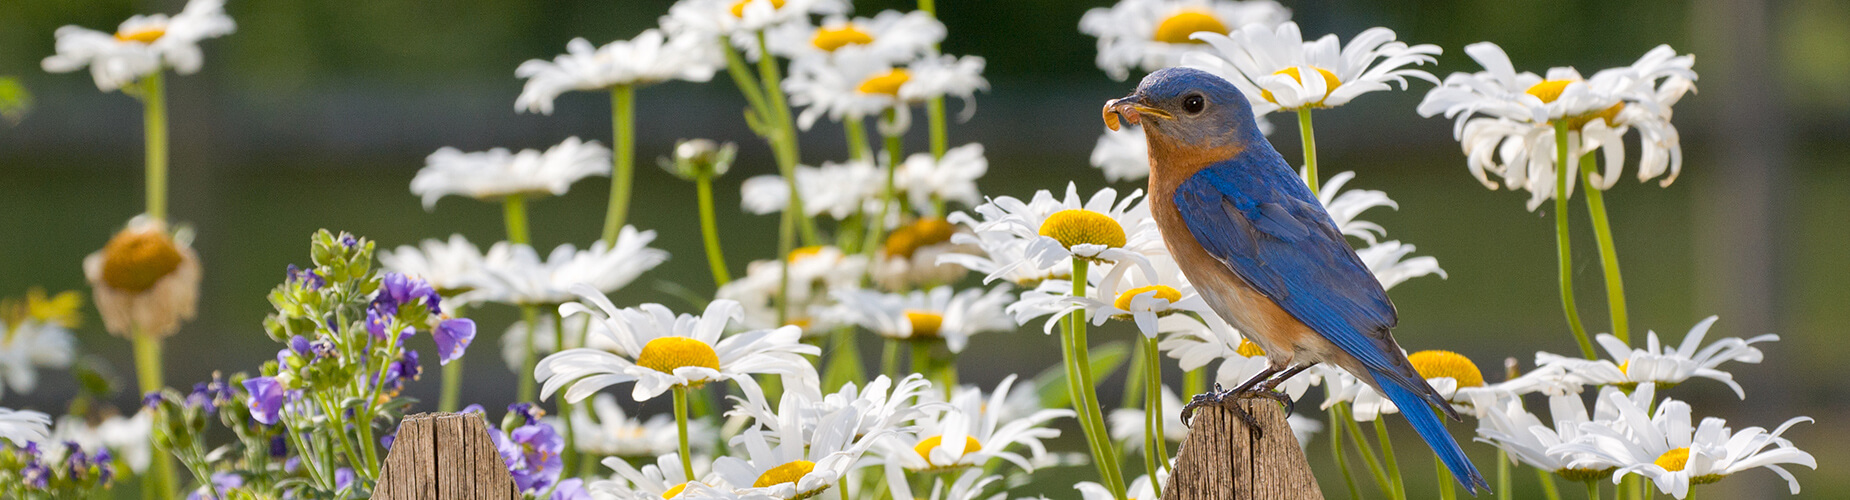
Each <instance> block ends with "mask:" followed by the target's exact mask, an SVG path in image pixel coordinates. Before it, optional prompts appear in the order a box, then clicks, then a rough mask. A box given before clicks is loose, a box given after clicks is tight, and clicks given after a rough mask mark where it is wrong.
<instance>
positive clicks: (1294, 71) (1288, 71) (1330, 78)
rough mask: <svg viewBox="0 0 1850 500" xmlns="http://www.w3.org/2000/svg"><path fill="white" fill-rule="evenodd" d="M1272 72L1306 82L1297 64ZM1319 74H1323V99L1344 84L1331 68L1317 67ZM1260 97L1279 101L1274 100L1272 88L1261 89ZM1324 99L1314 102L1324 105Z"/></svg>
mask: <svg viewBox="0 0 1850 500" xmlns="http://www.w3.org/2000/svg"><path fill="white" fill-rule="evenodd" d="M1272 74H1274V75H1291V79H1292V80H1297V81H1298V84H1300V85H1302V84H1303V83H1304V77H1303V76H1299V75H1298V67H1297V66H1292V67H1289V68H1285V69H1281V70H1278V71H1277V72H1274V73H1272ZM1317 74H1320V75H1323V99H1327V98H1329V97H1330V93H1331V92H1335V91H1336V86H1337V85H1342V83H1343V82H1342V80H1340V79H1338V78H1336V74H1335V73H1331V72H1330V70H1327V69H1323V68H1317ZM1259 97H1263V98H1265V100H1267V101H1271V103H1272V104H1278V101H1277V100H1274V99H1272V91H1270V90H1260V91H1259ZM1323 99H1317V102H1316V103H1314V104H1316V105H1322V104H1323Z"/></svg>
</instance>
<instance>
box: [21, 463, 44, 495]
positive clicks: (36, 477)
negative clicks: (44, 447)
mask: <svg viewBox="0 0 1850 500" xmlns="http://www.w3.org/2000/svg"><path fill="white" fill-rule="evenodd" d="M20 475H22V476H25V480H26V485H27V486H31V487H33V488H35V489H40V490H42V489H45V487H46V486H47V485H49V484H51V469H50V468H47V467H45V464H41V463H38V462H32V463H31V464H30V465H27V466H26V468H25V470H22V471H20Z"/></svg>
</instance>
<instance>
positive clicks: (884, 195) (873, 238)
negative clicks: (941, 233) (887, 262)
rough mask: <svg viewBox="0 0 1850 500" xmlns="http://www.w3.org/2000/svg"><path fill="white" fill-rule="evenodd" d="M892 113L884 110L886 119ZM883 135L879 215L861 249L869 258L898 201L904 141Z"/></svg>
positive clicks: (890, 117)
mask: <svg viewBox="0 0 1850 500" xmlns="http://www.w3.org/2000/svg"><path fill="white" fill-rule="evenodd" d="M894 115H895V112H894V111H893V110H891V109H889V110H887V111H886V119H887V120H889V121H891V120H893V119H894ZM885 137H886V147H885V149H884V152H885V153H886V158H887V169H886V188H885V189H883V190H881V192H880V217H878V218H875V219H874V220H872V221H870V225H871V226H872V227H873V230H871V231H868V233H867V243H866V245H867V246H866V247H865V248H863V249H862V251H863V252H865V253H866V254H867V257H868V258H870V259H871V258H873V257H875V252H877V251H879V249H880V248H882V245H881V242H883V241H886V220H887V218H888V217H892V215H893V204H894V203H898V202H899V184H898V182H897V176H898V175H899V163H900V155H901V154H903V153H904V152H903V151H902V149H903V148H904V147H905V143H904V142H903V141H901V140H900V137H899V136H897V135H889V136H885Z"/></svg>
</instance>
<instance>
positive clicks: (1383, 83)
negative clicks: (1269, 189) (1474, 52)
mask: <svg viewBox="0 0 1850 500" xmlns="http://www.w3.org/2000/svg"><path fill="white" fill-rule="evenodd" d="M1194 36H1195V38H1196V39H1199V40H1201V41H1204V42H1207V43H1208V45H1210V46H1213V47H1214V51H1213V52H1198V53H1192V54H1188V55H1184V56H1183V57H1182V64H1184V65H1187V66H1189V67H1194V68H1200V69H1202V70H1206V71H1208V72H1210V73H1214V74H1217V75H1220V76H1221V77H1223V78H1226V79H1227V81H1229V82H1232V83H1233V84H1234V86H1235V87H1238V88H1239V89H1240V91H1241V92H1242V93H1245V94H1246V99H1247V100H1249V101H1252V104H1253V114H1254V115H1264V114H1266V113H1271V112H1273V111H1279V110H1283V111H1296V110H1299V109H1305V108H1330V107H1336V106H1341V105H1344V104H1348V103H1349V101H1350V100H1352V99H1355V98H1356V96H1359V95H1362V94H1366V93H1369V92H1374V91H1378V90H1390V89H1391V88H1392V87H1391V86H1389V85H1388V83H1389V82H1393V83H1399V84H1400V88H1401V90H1406V89H1407V78H1409V77H1411V78H1418V79H1421V80H1426V81H1429V82H1433V83H1439V79H1438V78H1434V77H1433V76H1432V73H1427V72H1425V71H1422V70H1418V69H1410V68H1407V67H1406V66H1407V65H1410V64H1411V65H1424V64H1426V63H1436V62H1438V58H1437V57H1436V56H1438V55H1439V52H1440V49H1439V46H1437V45H1432V44H1423V45H1414V46H1411V47H1409V46H1407V44H1406V43H1405V42H1400V41H1397V40H1395V39H1394V30H1390V29H1387V28H1369V29H1367V30H1365V31H1363V32H1361V33H1360V34H1357V35H1356V36H1355V38H1354V39H1351V40H1349V45H1348V46H1347V47H1344V46H1343V45H1342V42H1341V41H1340V40H1338V39H1337V38H1336V35H1324V36H1323V38H1319V39H1317V40H1315V41H1310V42H1306V41H1304V36H1303V34H1302V33H1300V32H1299V31H1298V25H1297V23H1292V22H1287V23H1283V24H1279V25H1278V26H1276V27H1273V26H1267V25H1247V26H1243V27H1241V28H1239V29H1238V30H1236V31H1234V32H1233V33H1232V34H1224V35H1223V34H1218V33H1198V34H1196V35H1194ZM1305 74H1316V75H1318V76H1320V77H1321V78H1310V79H1308V80H1306V79H1305V78H1303V77H1302V76H1301V75H1305Z"/></svg>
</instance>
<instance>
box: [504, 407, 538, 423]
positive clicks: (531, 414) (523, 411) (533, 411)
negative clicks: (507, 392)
mask: <svg viewBox="0 0 1850 500" xmlns="http://www.w3.org/2000/svg"><path fill="white" fill-rule="evenodd" d="M507 411H508V413H513V414H515V415H520V418H521V419H522V420H524V421H526V424H525V425H533V424H535V423H538V422H539V421H540V416H542V415H545V414H546V410H544V409H541V408H539V407H537V406H534V405H533V403H514V404H511V405H507Z"/></svg>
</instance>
